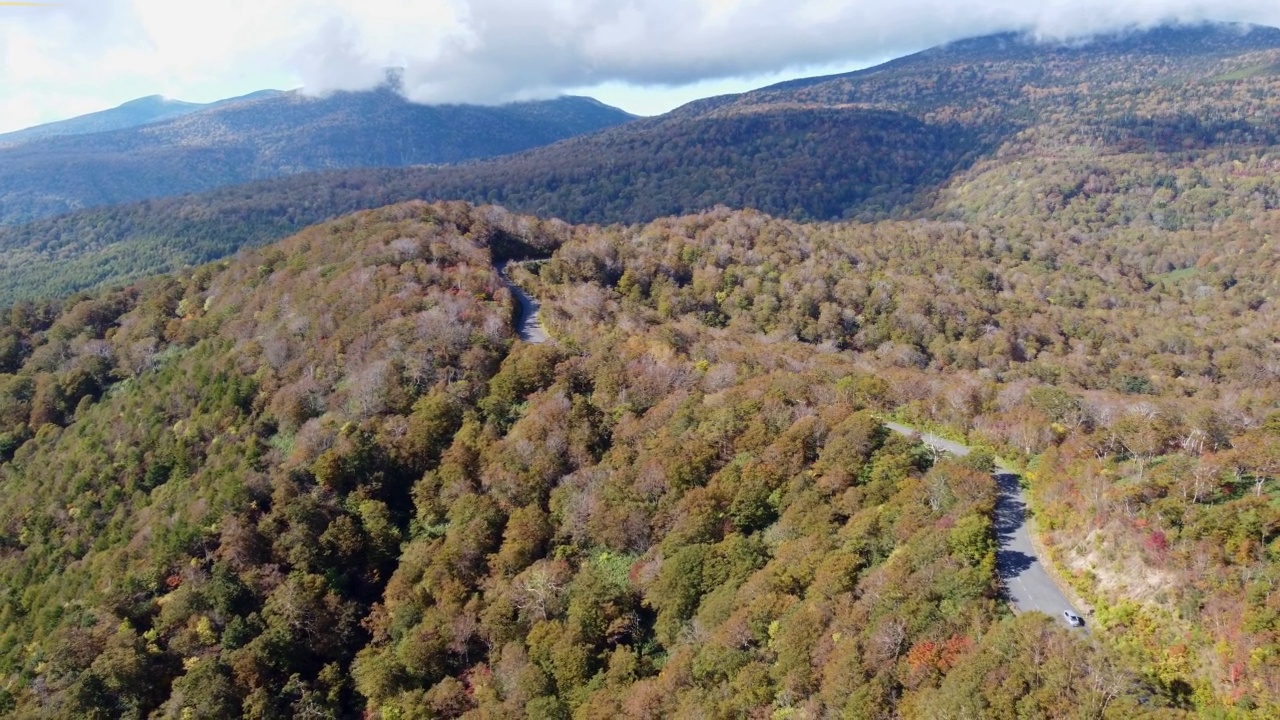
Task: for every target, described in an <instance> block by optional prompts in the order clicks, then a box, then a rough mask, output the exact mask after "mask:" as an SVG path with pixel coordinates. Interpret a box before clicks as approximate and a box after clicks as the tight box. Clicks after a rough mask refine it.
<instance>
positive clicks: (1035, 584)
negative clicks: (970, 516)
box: [885, 423, 1083, 623]
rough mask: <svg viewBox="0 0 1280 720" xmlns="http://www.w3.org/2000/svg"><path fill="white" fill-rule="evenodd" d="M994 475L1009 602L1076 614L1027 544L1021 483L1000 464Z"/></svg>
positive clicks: (1000, 567) (956, 446) (942, 445)
mask: <svg viewBox="0 0 1280 720" xmlns="http://www.w3.org/2000/svg"><path fill="white" fill-rule="evenodd" d="M885 427H887V428H889V429H890V430H892V431H894V432H896V433H898V434H899V435H906V436H908V437H915V436H917V435H918V436H919V437H920V441H921V442H923V443H924V444H925V445H928V446H930V447H932V448H934V449H935V450H941V451H943V452H947V453H950V454H952V455H957V456H961V457H963V456H965V455H968V454H969V452H970V450H969V448H967V447H965V446H964V445H961V444H960V443H958V442H954V441H951V440H947V439H946V438H941V437H938V436H937V435H931V434H929V433H921V432H919V431H917V430H915V429H913V428H909V427H907V426H906V425H899V424H898V423H885ZM995 478H996V482H997V483H999V485H1000V498H999V499H998V500H997V501H996V515H995V531H996V539H997V542H998V543H999V547H998V548H997V550H996V570H997V572H999V573H1000V579H1001V580H1002V581H1003V582H1004V587H1005V594H1006V595H1008V598H1009V602H1010V603H1011V604H1012V605H1013V607H1014V609H1015V610H1017V611H1018V612H1030V611H1040V612H1042V613H1045V614H1046V615H1049V616H1050V617H1053V618H1056V619H1057V620H1058V621H1060V622H1063V623H1065V622H1066V620H1065V619H1063V616H1062V612H1063V611H1064V610H1070V611H1072V612H1074V613H1076V614H1077V615H1080V612H1079V611H1078V610H1076V609H1075V608H1074V607H1072V606H1071V601H1070V600H1068V599H1067V596H1066V594H1065V593H1063V592H1062V590H1061V589H1060V588H1059V587H1058V586H1057V584H1056V583H1054V581H1053V579H1052V578H1050V577H1049V573H1047V572H1046V571H1045V569H1044V565H1042V564H1041V563H1040V558H1039V557H1037V555H1036V551H1035V547H1034V546H1033V545H1032V544H1031V531H1030V530H1029V529H1028V528H1027V500H1026V496H1025V494H1024V493H1023V490H1022V486H1021V485H1019V484H1018V476H1017V475H1015V474H1014V473H1013V472H1010V471H1009V470H1008V469H1007V468H1003V467H1000V468H998V469H997V471H996V473H995ZM1082 617H1083V616H1082Z"/></svg>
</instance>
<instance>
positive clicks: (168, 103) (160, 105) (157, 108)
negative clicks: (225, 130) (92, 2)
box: [0, 90, 280, 148]
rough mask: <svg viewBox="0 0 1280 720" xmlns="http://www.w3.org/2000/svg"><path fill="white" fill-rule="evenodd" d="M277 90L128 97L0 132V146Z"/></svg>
mask: <svg viewBox="0 0 1280 720" xmlns="http://www.w3.org/2000/svg"><path fill="white" fill-rule="evenodd" d="M278 94H280V91H278V90H260V91H258V92H255V93H250V94H248V95H243V96H240V97H234V98H227V99H226V100H218V101H216V102H212V103H191V102H184V101H182V100H173V99H170V98H166V97H162V96H160V95H151V96H148V97H144V98H138V99H137V100H130V101H129V102H127V103H124V104H122V105H120V106H119V107H115V108H111V109H110V110H101V111H99V112H95V113H89V114H88V115H81V116H79V117H74V118H69V119H67V120H59V121H57V122H51V123H45V124H43V125H36V126H35V127H29V128H26V129H23V130H16V131H14V132H8V133H3V134H0V148H3V147H8V146H11V145H19V144H21V143H25V142H30V141H32V140H42V139H44V138H50V137H60V136H63V135H89V134H92V133H100V132H110V131H112V130H124V129H125V128H132V127H138V126H139V125H147V124H150V123H154V122H160V121H161V120H168V119H170V118H175V117H180V116H182V115H190V114H191V113H195V112H199V111H201V110H208V109H210V108H214V107H219V106H222V105H230V104H232V103H238V102H246V101H249V100H257V99H260V98H265V97H272V96H274V95H278Z"/></svg>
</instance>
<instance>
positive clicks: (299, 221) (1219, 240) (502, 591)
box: [0, 27, 1280, 720]
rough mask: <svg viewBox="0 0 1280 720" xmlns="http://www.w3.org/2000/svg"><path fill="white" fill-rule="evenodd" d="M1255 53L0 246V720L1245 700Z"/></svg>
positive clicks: (1146, 713) (160, 212) (304, 186)
mask: <svg viewBox="0 0 1280 720" xmlns="http://www.w3.org/2000/svg"><path fill="white" fill-rule="evenodd" d="M1274 37H1275V36H1274V33H1271V34H1269V31H1262V30H1256V31H1254V32H1250V33H1243V32H1242V31H1240V29H1238V28H1224V27H1216V28H1180V29H1173V30H1160V31H1155V32H1152V33H1146V34H1131V35H1127V36H1124V37H1119V38H1109V39H1102V40H1101V41H1099V42H1098V43H1096V44H1095V45H1092V46H1082V47H1057V46H1049V47H1044V46H1034V45H1029V44H1027V43H1025V42H1023V41H1022V40H1020V39H1018V38H1016V37H1008V36H1005V37H996V38H984V39H979V40H974V41H967V42H963V43H957V44H955V45H953V46H949V47H947V48H942V49H938V50H935V51H931V52H928V53H924V54H921V55H919V56H913V57H911V58H905V59H903V60H900V61H897V62H896V63H893V64H890V65H888V66H885V67H882V68H879V69H873V70H872V71H869V72H864V73H860V74H854V75H849V76H841V77H836V78H820V79H814V80H813V81H810V82H802V83H794V84H790V85H788V86H784V87H781V88H779V87H775V88H766V89H763V90H761V91H757V92H756V93H748V94H745V95H740V96H731V97H725V98H717V99H712V100H708V101H704V102H700V103H695V104H693V105H691V106H688V107H686V108H682V109H680V110H679V111H677V112H675V113H672V114H670V115H668V116H665V117H662V118H656V119H649V120H641V121H636V122H634V123H631V124H628V125H624V126H620V127H616V128H611V129H607V130H604V131H602V132H599V133H596V134H594V135H589V136H584V137H581V138H575V139H570V140H568V141H565V142H564V143H561V144H558V145H555V146H550V147H548V148H543V149H538V150H533V151H529V152H526V153H522V154H520V155H517V156H514V157H510V158H504V159H500V160H494V161H485V162H476V163H472V164H469V165H466V166H462V167H452V168H410V169H395V168H381V169H362V170H356V171H343V172H331V173H310V174H304V175H297V176H293V177H290V178H285V179H276V180H265V181H261V182H257V183H253V184H249V185H242V186H235V187H229V188H222V189H220V190H217V191H215V192H213V193H208V194H197V195H191V196H186V197H180V198H167V199H159V200H153V201H146V202H142V203H138V204H135V205H131V206H127V207H116V208H97V209H94V210H90V211H85V212H81V213H76V214H73V215H68V216H64V217H61V218H54V219H52V220H48V221H42V222H40V223H35V224H28V225H23V226H20V227H14V228H9V229H8V230H6V231H4V234H3V238H4V243H5V244H4V245H3V246H0V248H2V249H3V252H0V263H4V264H5V269H4V271H3V273H0V278H3V283H4V284H3V285H0V287H2V288H3V290H0V292H3V293H4V294H5V297H6V298H8V299H10V300H12V299H14V298H17V297H22V296H24V295H25V296H26V297H32V296H36V295H40V294H46V295H48V294H53V293H56V292H61V291H65V290H67V289H68V288H77V287H78V288H83V287H88V286H91V285H95V284H100V283H106V284H107V285H109V286H108V287H96V288H93V289H90V290H85V291H81V292H76V293H74V294H70V295H65V296H62V297H53V298H46V299H42V300H38V301H32V300H21V301H17V302H13V303H12V304H11V305H9V306H8V307H7V308H6V309H5V311H4V312H0V714H3V715H4V716H5V717H14V718H17V719H19V720H26V719H27V718H31V719H32V720H35V719H37V718H50V717H58V718H61V717H70V718H78V717H89V718H117V717H119V718H191V719H192V720H202V719H204V718H238V717H247V718H271V719H274V718H288V717H319V718H369V719H370V720H394V719H395V718H417V717H424V718H448V719H452V718H466V719H471V718H523V717H532V718H617V717H627V718H630V717H637V718H666V717H687V718H704V717H708V718H766V717H767V718H792V719H797V720H798V719H800V718H834V717H851V718H868V719H870V720H898V719H901V720H927V719H933V718H988V717H991V718H1024V717H1025V718H1099V719H1104V720H1110V719H1112V718H1114V719H1117V720H1118V719H1121V718H1123V719H1125V720H1131V719H1132V720H1157V719H1159V720H1163V719H1164V718H1194V717H1204V718H1251V717H1265V718H1270V717H1280V664H1278V663H1276V662H1275V659H1276V657H1280V593H1277V592H1276V588H1277V587H1280V252H1277V240H1276V238H1278V237H1280V202H1278V201H1277V198H1280V195H1278V194H1277V186H1278V185H1280V166H1278V165H1277V157H1280V152H1277V146H1276V142H1275V140H1274V139H1273V137H1272V134H1271V133H1272V129H1271V124H1272V123H1273V122H1274V118H1273V116H1272V114H1270V113H1268V112H1267V111H1266V110H1267V106H1268V103H1270V102H1272V99H1273V98H1274V97H1276V91H1277V90H1280V87H1277V82H1280V79H1278V78H1277V77H1276V76H1275V74H1274V73H1273V72H1272V70H1271V69H1272V68H1274V67H1275V66H1276V63H1277V59H1276V55H1277V50H1276V49H1275V48H1274V47H1271V45H1272V44H1273V43H1274ZM1090 48H1091V49H1090ZM1090 53H1091V54H1090ZM975 83H977V84H980V85H981V84H986V85H989V86H990V91H989V92H986V93H983V92H980V91H975V90H973V88H972V87H971V86H972V85H973V84H975ZM437 194H440V195H451V194H460V195H466V196H470V197H485V196H488V195H490V194H492V195H494V196H495V197H497V196H501V197H503V198H505V199H506V200H507V201H510V202H513V203H519V204H523V205H525V206H534V207H538V208H541V209H542V211H544V212H547V213H549V214H550V213H552V212H554V213H557V214H561V213H562V214H563V215H565V216H566V217H572V216H574V215H581V216H591V217H601V218H605V219H608V218H613V219H615V220H619V221H621V220H626V219H629V218H635V217H637V216H642V215H644V214H647V213H661V212H667V211H668V210H669V209H670V208H688V207H694V206H697V205H699V204H701V203H713V202H720V200H719V198H725V197H728V198H730V200H729V201H730V202H735V203H742V204H760V205H763V206H767V207H769V208H781V209H782V212H778V213H775V214H778V215H793V216H794V218H797V219H792V218H786V217H771V216H770V215H768V214H765V213H763V212H760V211H758V210H754V209H730V208H726V207H717V208H713V209H711V210H707V211H703V212H690V213H686V214H683V215H680V216H669V217H668V216H664V217H660V218H657V219H653V220H649V221H646V222H638V223H633V224H625V223H622V222H617V223H613V224H569V223H566V222H564V221H563V220H560V219H555V218H551V217H539V216H532V215H521V214H514V213H512V212H510V211H508V210H504V209H502V208H499V207H496V206H492V205H487V206H479V205H476V204H468V203H465V202H458V201H440V202H434V203H427V202H423V201H420V200H410V201H408V202H403V203H398V204H387V203H390V202H392V201H393V200H394V199H395V198H404V197H406V196H414V195H421V196H428V197H429V196H433V195H437ZM620 198H621V199H622V200H623V201H619V199H620ZM375 204H376V205H385V206H384V207H379V208H378V209H374V210H363V211H360V212H357V213H354V214H347V213H346V210H347V209H350V208H360V207H365V206H369V205H375ZM331 214H336V215H340V217H334V218H332V219H328V220H327V221H325V222H323V223H320V224H317V225H311V226H310V227H306V228H304V229H302V230H301V231H300V232H295V230H296V229H297V228H299V227H301V226H304V225H310V224H311V223H312V222H313V221H314V220H315V219H317V218H328V217H329V215H331ZM596 214H598V215H596ZM846 216H848V217H853V218H855V219H856V220H858V221H855V222H848V221H843V220H840V221H836V222H829V221H824V220H822V219H821V218H823V217H832V218H844V217H846ZM279 238H284V239H282V240H281V239H279ZM248 246H255V247H248ZM205 258H207V259H214V261H213V262H209V263H204V264H199V265H197V266H195V267H180V266H183V265H184V264H189V263H192V264H194V262H195V261H196V260H197V259H205ZM165 267H170V268H174V267H177V268H178V269H177V270H176V271H175V272H170V273H167V274H163V275H153V276H151V277H146V278H142V279H139V280H137V281H135V282H132V283H130V284H121V280H122V278H128V277H133V276H134V274H137V273H142V272H149V271H153V270H159V269H163V268H165ZM520 293H523V294H525V295H528V296H529V297H531V298H534V299H536V301H537V303H538V304H539V305H540V308H541V310H540V317H541V322H542V324H543V325H544V327H545V329H546V331H547V338H546V341H545V342H522V341H519V340H518V339H517V336H516V333H515V330H514V329H515V327H517V326H519V320H520V318H521V316H522V310H521V307H522V306H523V303H522V302H518V301H517V297H518V296H519V294H520ZM890 420H892V421H893V423H892V424H890V423H889V422H888V421H890ZM904 425H905V426H910V427H915V428H928V429H929V433H931V434H932V436H934V437H943V438H947V439H948V440H947V441H944V442H942V443H938V442H937V441H936V440H928V441H927V444H926V442H922V440H924V439H925V438H926V437H930V436H919V437H917V436H916V435H915V434H914V433H913V432H912V431H911V430H910V427H903V426H904ZM891 428H893V430H892V431H891ZM957 443H963V445H965V446H968V447H970V448H973V449H974V451H973V452H972V453H970V454H969V455H967V456H965V457H950V456H948V454H947V452H946V451H945V447H955V446H956V444H957ZM997 458H999V462H997ZM1015 473H1016V475H1015ZM1024 506H1025V507H1024ZM1027 516H1033V517H1034V519H1035V527H1034V529H1033V530H1034V533H1035V536H1036V537H1037V538H1038V541H1039V544H1035V545H1033V546H1032V547H1024V546H1021V545H1020V541H1021V539H1022V537H1023V536H1022V535H1021V534H1020V532H1019V529H1020V528H1023V529H1025V527H1026V526H1025V524H1024V522H1025V518H1026V517H1027ZM1032 554H1034V555H1035V556H1036V557H1032ZM1029 568H1035V569H1036V571H1037V574H1038V573H1039V572H1040V571H1043V572H1044V573H1045V577H1043V578H1041V579H1040V580H1039V581H1038V582H1036V583H1034V586H1035V587H1048V586H1052V587H1054V588H1056V590H1057V591H1058V592H1057V593H1054V596H1055V597H1056V596H1058V595H1061V596H1063V597H1067V598H1070V603H1071V604H1072V605H1074V606H1076V608H1077V609H1078V610H1080V611H1081V615H1082V616H1083V617H1084V621H1085V623H1086V625H1087V630H1082V629H1080V628H1077V627H1075V623H1074V622H1073V623H1071V624H1070V625H1069V624H1068V623H1067V622H1064V620H1063V615H1062V610H1063V609H1064V608H1062V607H1061V606H1060V605H1057V604H1055V603H1058V602H1061V600H1057V599H1051V598H1048V597H1036V598H1030V599H1026V598H1025V596H1026V593H1019V592H1017V591H1015V590H1013V589H1011V588H1009V587H1007V586H1008V585H1009V584H1010V583H1011V582H1012V578H1016V577H1018V575H1017V573H1020V572H1026V571H1028V569H1029ZM1032 585H1033V584H1032V583H1028V588H1026V590H1031V589H1032ZM1019 597H1023V598H1024V599H1023V602H1031V603H1038V604H1039V607H1038V608H1036V609H1028V608H1027V607H1026V606H1025V605H1019V604H1018V602H1019V600H1018V598H1019ZM1037 610H1038V611H1037Z"/></svg>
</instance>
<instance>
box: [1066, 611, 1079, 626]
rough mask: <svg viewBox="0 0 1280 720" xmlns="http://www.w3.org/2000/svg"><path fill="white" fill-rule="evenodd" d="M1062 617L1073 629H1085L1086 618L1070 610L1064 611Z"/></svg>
mask: <svg viewBox="0 0 1280 720" xmlns="http://www.w3.org/2000/svg"><path fill="white" fill-rule="evenodd" d="M1062 617H1063V618H1065V619H1066V621H1067V624H1068V625H1070V626H1071V627H1084V618H1082V617H1080V616H1079V615H1077V614H1075V613H1073V612H1071V611H1070V610H1063V611H1062Z"/></svg>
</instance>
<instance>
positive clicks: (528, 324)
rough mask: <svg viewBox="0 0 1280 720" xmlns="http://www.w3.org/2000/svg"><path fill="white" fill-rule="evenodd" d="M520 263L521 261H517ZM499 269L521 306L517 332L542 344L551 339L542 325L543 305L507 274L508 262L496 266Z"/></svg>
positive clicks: (526, 339)
mask: <svg viewBox="0 0 1280 720" xmlns="http://www.w3.org/2000/svg"><path fill="white" fill-rule="evenodd" d="M517 264H519V263H517ZM494 267H495V268H497V270H498V275H499V276H500V277H501V278H502V282H504V283H506V285H507V289H508V290H510V291H511V295H512V297H514V298H515V299H516V303H517V304H518V305H519V306H520V313H519V315H518V316H517V317H516V334H517V335H519V336H520V339H521V340H524V341H525V342H529V343H533V344H535V345H541V344H542V343H545V342H547V341H548V340H550V339H551V338H550V336H548V335H547V329H546V328H545V327H543V326H542V306H541V305H539V304H538V301H537V300H534V299H533V298H532V297H530V296H529V293H527V292H525V291H524V290H522V289H521V288H520V286H519V285H516V284H515V283H514V282H512V281H511V277H510V276H509V275H507V263H506V262H503V263H499V264H497V265H495V266H494Z"/></svg>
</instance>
